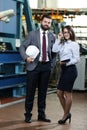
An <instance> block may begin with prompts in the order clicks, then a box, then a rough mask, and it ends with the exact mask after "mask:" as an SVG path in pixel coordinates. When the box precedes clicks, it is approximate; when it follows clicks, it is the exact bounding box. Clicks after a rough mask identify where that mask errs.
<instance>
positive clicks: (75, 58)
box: [52, 39, 80, 66]
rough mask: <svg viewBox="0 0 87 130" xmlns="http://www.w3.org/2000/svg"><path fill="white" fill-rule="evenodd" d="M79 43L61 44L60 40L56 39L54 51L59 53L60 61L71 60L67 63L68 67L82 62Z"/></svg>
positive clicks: (66, 42)
mask: <svg viewBox="0 0 87 130" xmlns="http://www.w3.org/2000/svg"><path fill="white" fill-rule="evenodd" d="M79 49H80V48H79V45H78V43H76V42H74V41H71V40H68V41H65V42H64V43H60V40H58V39H56V41H55V44H54V45H53V48H52V51H53V52H56V53H57V52H59V56H60V61H63V60H66V59H70V61H68V62H67V63H66V66H68V65H73V64H76V63H78V62H79V60H80V51H79Z"/></svg>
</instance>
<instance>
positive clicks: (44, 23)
mask: <svg viewBox="0 0 87 130" xmlns="http://www.w3.org/2000/svg"><path fill="white" fill-rule="evenodd" d="M51 23H52V19H49V18H44V19H43V20H42V21H41V28H42V29H43V30H44V31H46V30H49V29H50V27H51Z"/></svg>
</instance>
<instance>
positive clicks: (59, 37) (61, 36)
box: [58, 32, 63, 40]
mask: <svg viewBox="0 0 87 130" xmlns="http://www.w3.org/2000/svg"><path fill="white" fill-rule="evenodd" d="M62 38H63V34H62V33H61V32H60V33H59V34H58V39H59V40H61V39H62Z"/></svg>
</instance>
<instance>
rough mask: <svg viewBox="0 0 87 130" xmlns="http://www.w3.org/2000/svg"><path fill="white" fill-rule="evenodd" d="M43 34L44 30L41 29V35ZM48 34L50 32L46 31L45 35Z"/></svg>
mask: <svg viewBox="0 0 87 130" xmlns="http://www.w3.org/2000/svg"><path fill="white" fill-rule="evenodd" d="M43 32H44V30H42V29H41V28H40V33H41V34H43ZM47 33H48V30H46V31H45V34H47Z"/></svg>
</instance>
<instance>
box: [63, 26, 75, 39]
mask: <svg viewBox="0 0 87 130" xmlns="http://www.w3.org/2000/svg"><path fill="white" fill-rule="evenodd" d="M64 29H67V30H68V32H69V34H70V40H72V41H75V40H76V36H75V32H74V30H73V29H72V27H71V26H70V25H66V26H64V27H63V28H62V31H63V32H64Z"/></svg>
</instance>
